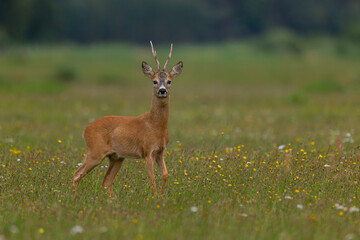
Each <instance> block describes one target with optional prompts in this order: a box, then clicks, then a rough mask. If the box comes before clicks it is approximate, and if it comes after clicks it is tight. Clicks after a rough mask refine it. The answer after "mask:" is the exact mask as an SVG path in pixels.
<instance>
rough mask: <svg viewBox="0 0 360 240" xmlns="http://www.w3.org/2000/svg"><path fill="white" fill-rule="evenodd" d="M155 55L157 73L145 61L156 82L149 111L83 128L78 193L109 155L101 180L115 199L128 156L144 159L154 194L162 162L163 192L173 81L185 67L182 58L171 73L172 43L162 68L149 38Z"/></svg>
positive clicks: (76, 179) (144, 66)
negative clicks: (83, 152)
mask: <svg viewBox="0 0 360 240" xmlns="http://www.w3.org/2000/svg"><path fill="white" fill-rule="evenodd" d="M150 45H151V50H152V54H153V56H154V58H155V61H156V63H157V72H155V71H154V70H153V69H152V68H151V67H150V66H149V65H148V64H147V63H146V62H144V61H143V62H142V70H143V72H144V74H145V75H146V76H147V77H149V78H150V79H151V80H152V81H153V94H152V102H151V108H150V112H147V113H144V114H142V115H140V116H138V117H127V116H105V117H102V118H100V119H98V120H95V121H94V122H92V123H90V124H89V125H88V126H87V127H86V128H85V130H84V134H83V136H84V139H85V142H86V146H87V154H86V157H85V160H84V163H83V164H82V165H81V166H80V167H79V168H78V169H77V170H76V172H75V173H74V180H73V188H74V193H75V194H76V191H77V187H78V184H79V182H80V180H81V179H82V178H83V177H84V176H85V175H86V174H87V173H88V172H90V171H91V170H92V169H93V168H94V167H96V166H97V165H99V164H100V163H101V162H102V160H103V159H104V158H105V157H108V158H109V162H110V164H109V168H108V170H107V172H106V174H105V176H104V180H103V181H102V186H103V187H106V188H107V190H108V192H109V194H110V195H111V196H114V197H115V198H116V195H115V194H114V191H113V188H112V184H113V182H114V179H115V176H116V174H117V172H118V171H119V169H120V167H121V165H122V163H123V161H124V159H125V158H144V159H145V163H146V170H147V174H148V176H149V179H150V184H151V189H152V192H153V193H156V192H157V189H156V183H155V177H154V169H153V165H154V161H155V162H156V163H157V164H158V165H159V167H160V169H161V173H162V176H163V180H162V186H161V194H163V192H164V188H165V184H166V181H167V179H168V172H167V169H166V165H165V161H164V156H163V152H164V150H165V147H166V145H167V144H168V142H169V131H168V119H169V104H170V85H171V81H172V80H173V79H174V78H175V77H176V76H178V75H179V74H180V73H181V71H182V68H183V63H182V62H181V61H180V62H179V63H177V64H176V65H175V66H174V67H173V68H172V69H171V70H170V71H169V72H166V67H167V64H168V63H169V60H170V58H171V52H172V47H173V45H172V44H171V48H170V53H169V56H168V59H167V61H166V63H165V65H164V68H163V70H162V71H160V63H159V60H158V59H157V57H156V51H154V46H153V44H152V42H151V41H150Z"/></svg>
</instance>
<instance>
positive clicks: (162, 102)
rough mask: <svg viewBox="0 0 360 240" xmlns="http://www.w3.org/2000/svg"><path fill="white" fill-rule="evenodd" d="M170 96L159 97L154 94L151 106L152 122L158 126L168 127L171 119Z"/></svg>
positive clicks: (161, 127)
mask: <svg viewBox="0 0 360 240" xmlns="http://www.w3.org/2000/svg"><path fill="white" fill-rule="evenodd" d="M169 105H170V96H168V97H166V98H159V97H157V96H156V95H155V94H153V97H152V101H151V108H150V123H151V124H152V125H154V126H155V127H157V128H160V129H163V130H165V129H167V126H168V120H169Z"/></svg>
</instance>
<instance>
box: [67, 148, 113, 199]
mask: <svg viewBox="0 0 360 240" xmlns="http://www.w3.org/2000/svg"><path fill="white" fill-rule="evenodd" d="M105 156H106V153H96V152H91V151H88V153H87V154H86V157H85V161H84V163H83V164H82V165H81V166H80V167H79V168H78V169H77V170H76V172H75V173H74V179H73V189H74V193H75V195H76V192H77V188H78V185H79V182H80V181H81V179H82V178H83V177H85V175H86V174H88V173H89V172H90V171H91V170H92V169H93V168H94V167H96V166H97V165H99V164H100V163H101V161H102V160H103V159H104V158H105Z"/></svg>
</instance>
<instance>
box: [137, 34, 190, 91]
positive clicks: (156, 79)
mask: <svg viewBox="0 0 360 240" xmlns="http://www.w3.org/2000/svg"><path fill="white" fill-rule="evenodd" d="M150 45H151V50H152V54H153V56H154V58H155V62H156V64H157V71H156V72H155V71H154V70H153V69H152V68H151V67H150V65H149V64H147V63H146V62H145V61H143V62H142V70H143V72H144V74H145V75H146V76H147V77H149V78H150V79H151V80H152V81H153V84H154V94H155V95H156V96H157V97H159V98H166V97H167V96H169V95H170V87H171V82H172V80H173V79H174V78H175V77H176V76H178V75H180V73H181V71H182V68H183V63H182V61H180V62H178V63H177V64H176V65H175V66H174V67H173V68H172V69H171V70H170V71H168V72H167V71H166V67H167V65H168V63H169V60H170V58H171V53H172V48H173V44H171V47H170V53H169V56H168V59H167V60H166V62H165V65H164V68H163V70H162V71H160V62H159V60H158V59H157V56H156V51H154V46H153V44H152V42H151V41H150Z"/></svg>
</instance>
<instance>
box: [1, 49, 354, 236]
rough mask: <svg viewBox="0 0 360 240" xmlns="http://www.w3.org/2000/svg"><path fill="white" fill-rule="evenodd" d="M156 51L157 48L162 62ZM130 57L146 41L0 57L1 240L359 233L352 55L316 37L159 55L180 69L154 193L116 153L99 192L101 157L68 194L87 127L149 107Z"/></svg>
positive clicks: (140, 54)
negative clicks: (302, 43) (266, 47)
mask: <svg viewBox="0 0 360 240" xmlns="http://www.w3.org/2000/svg"><path fill="white" fill-rule="evenodd" d="M167 52H168V46H159V49H158V54H159V56H160V57H159V58H160V61H162V62H163V60H164V59H165V58H166V54H167ZM142 60H145V61H147V62H148V63H150V64H151V65H154V64H153V63H154V60H153V59H152V55H151V51H150V48H149V47H137V46H132V45H94V46H85V47H84V46H53V47H37V48H34V47H18V48H16V49H9V50H7V51H4V53H3V54H2V55H1V56H0V239H1V240H3V239H234V238H235V239H360V230H359V229H360V228H359V225H360V215H359V214H360V212H357V211H354V210H356V209H357V208H360V202H359V197H360V196H359V190H360V189H359V184H360V183H359V181H360V179H359V177H360V173H359V171H360V169H359V166H360V151H359V141H360V138H359V133H360V110H359V104H360V98H359V93H360V68H359V65H360V57H354V56H351V57H347V56H345V55H341V56H337V55H336V54H334V53H333V52H332V51H324V50H322V49H317V48H316V47H313V48H311V47H309V48H306V49H305V50H304V51H303V52H302V53H301V54H296V55H292V54H288V53H284V52H276V51H275V52H273V51H272V52H262V51H261V49H260V48H258V47H257V46H256V45H253V44H249V43H227V44H223V45H202V46H194V45H180V46H178V45H176V44H175V46H174V51H173V58H172V61H171V63H170V65H173V64H175V63H176V62H178V61H180V60H182V61H183V62H184V70H183V73H182V75H181V76H179V77H178V78H177V79H175V80H174V82H173V86H172V98H171V110H170V111H171V112H170V123H169V130H170V139H171V140H170V143H169V145H168V149H167V152H166V164H167V167H168V170H169V181H168V184H167V188H166V192H165V196H164V197H163V198H159V197H157V196H155V197H154V196H152V194H151V191H150V186H149V183H148V179H147V176H146V170H145V166H144V161H143V160H141V159H139V160H127V161H125V164H124V165H123V167H122V169H121V170H120V172H119V174H118V176H117V178H116V181H115V184H114V190H115V192H116V194H117V196H118V200H114V199H111V198H110V197H109V196H108V194H107V193H106V190H104V189H102V187H101V181H102V178H103V176H104V174H105V172H106V170H107V169H106V166H107V160H104V162H103V164H102V165H101V166H100V167H97V168H96V169H94V170H93V171H92V172H91V174H89V175H88V176H86V177H85V178H84V180H83V181H82V182H81V183H80V186H79V194H80V196H79V198H77V199H73V197H72V191H71V190H72V189H71V183H72V175H73V173H74V171H75V170H76V169H77V167H78V163H80V162H82V161H83V154H84V153H85V152H86V150H85V144H84V142H83V140H82V137H81V136H82V131H83V129H84V128H85V126H86V125H87V124H88V123H89V122H91V121H92V120H94V119H96V118H99V117H101V116H104V115H139V114H141V113H143V112H145V111H148V109H149V107H150V99H151V86H152V83H151V81H150V80H149V79H147V78H146V77H145V76H143V74H142V71H141V67H140V65H141V61H142ZM59 140H60V141H59ZM282 145H283V146H282ZM280 146H281V147H280ZM279 147H280V148H279ZM156 177H157V183H158V184H160V180H161V176H160V173H159V170H158V169H156ZM351 207H355V208H352V209H351ZM75 226H81V228H82V230H83V231H82V232H81V233H74V232H73V231H71V230H72V229H73V228H74V227H75Z"/></svg>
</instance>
